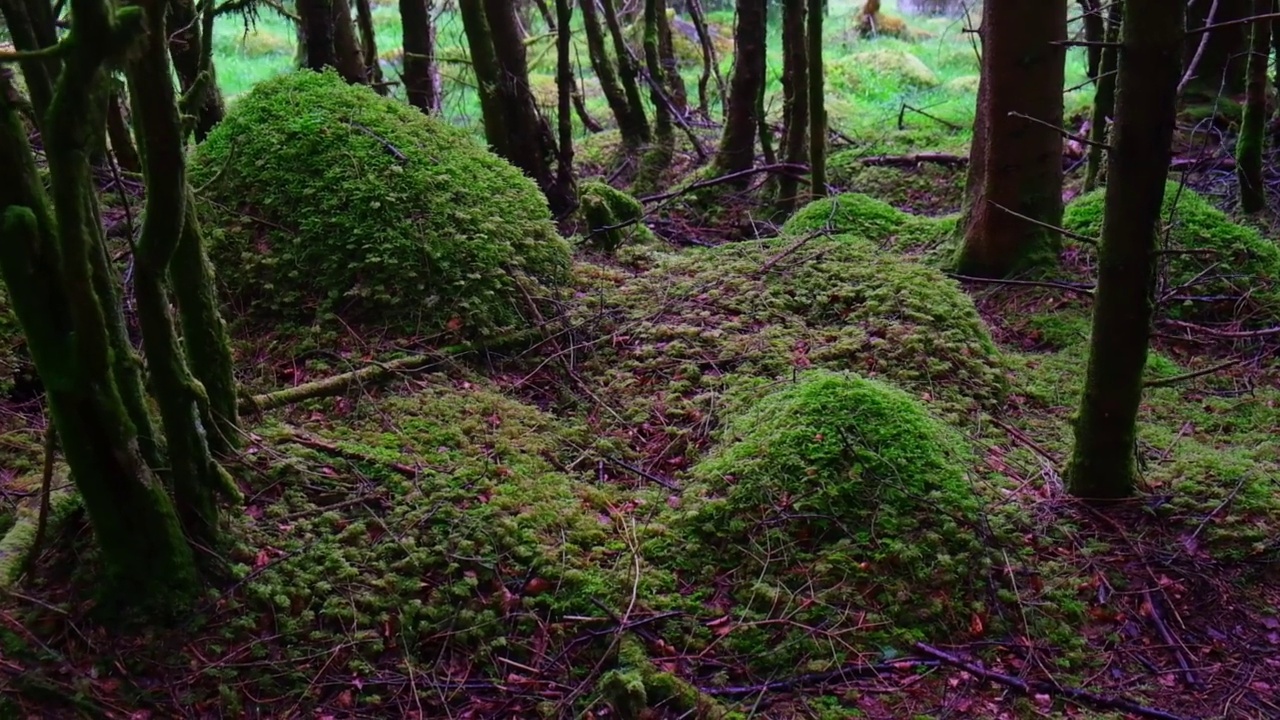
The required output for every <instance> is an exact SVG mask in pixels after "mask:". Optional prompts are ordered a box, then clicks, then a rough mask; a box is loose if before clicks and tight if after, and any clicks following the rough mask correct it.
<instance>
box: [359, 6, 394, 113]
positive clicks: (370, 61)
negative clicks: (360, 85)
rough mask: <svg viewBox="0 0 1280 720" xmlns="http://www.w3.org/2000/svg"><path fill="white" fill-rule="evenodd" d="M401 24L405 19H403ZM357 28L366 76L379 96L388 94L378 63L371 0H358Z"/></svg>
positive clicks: (380, 65) (380, 64) (376, 38)
mask: <svg viewBox="0 0 1280 720" xmlns="http://www.w3.org/2000/svg"><path fill="white" fill-rule="evenodd" d="M400 21H401V22H404V19H403V18H401V20H400ZM356 27H357V28H358V29H359V31H360V55H361V57H362V58H363V59H364V74H365V77H366V78H368V79H369V84H371V85H373V89H374V91H375V92H377V93H378V94H379V95H386V94H387V86H386V84H384V83H383V82H382V63H380V62H379V61H378V37H377V35H376V33H374V30H373V6H372V5H371V4H370V2H369V0H356Z"/></svg>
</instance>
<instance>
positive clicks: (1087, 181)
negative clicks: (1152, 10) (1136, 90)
mask: <svg viewBox="0 0 1280 720" xmlns="http://www.w3.org/2000/svg"><path fill="white" fill-rule="evenodd" d="M1123 17H1124V1H1123V0H1112V2H1111V5H1110V7H1109V9H1108V10H1107V26H1106V35H1105V39H1106V41H1107V42H1108V43H1112V45H1114V44H1115V43H1117V42H1119V41H1120V21H1121V19H1122V18H1123ZM1117 56H1118V53H1117V50H1116V48H1115V47H1114V46H1110V47H1106V48H1104V49H1103V51H1102V60H1101V64H1100V65H1099V67H1098V83H1097V88H1096V89H1095V90H1094V93H1093V111H1092V114H1091V116H1090V120H1089V122H1090V124H1089V140H1090V141H1091V144H1090V145H1089V159H1088V164H1087V165H1086V166H1085V173H1084V189H1085V192H1088V191H1090V190H1092V189H1094V188H1095V187H1097V186H1098V175H1099V174H1100V173H1101V171H1102V156H1103V153H1104V152H1105V151H1104V149H1103V146H1104V145H1105V144H1106V142H1107V126H1108V123H1110V122H1111V114H1112V112H1113V111H1114V110H1115V107H1116V58H1117Z"/></svg>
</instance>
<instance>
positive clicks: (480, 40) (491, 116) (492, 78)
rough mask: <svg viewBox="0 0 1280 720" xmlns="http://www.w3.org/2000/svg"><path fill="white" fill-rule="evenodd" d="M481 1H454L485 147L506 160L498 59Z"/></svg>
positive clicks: (505, 117)
mask: <svg viewBox="0 0 1280 720" xmlns="http://www.w3.org/2000/svg"><path fill="white" fill-rule="evenodd" d="M481 1H482V0H458V14H459V15H460V16H461V17H462V28H463V31H464V32H465V33H466V35H467V47H468V48H469V49H470V54H471V67H472V69H473V70H474V71H475V74H476V90H477V93H478V94H479V95H480V114H481V117H482V118H483V120H484V137H485V140H487V141H489V147H491V148H493V151H494V152H495V153H497V154H498V155H501V156H502V157H505V158H508V159H510V155H509V154H508V151H507V143H508V136H507V116H506V113H505V112H504V110H503V107H502V99H501V98H500V97H499V93H498V60H497V58H496V57H494V54H493V39H492V37H491V36H490V34H489V21H488V19H487V18H485V14H484V6H483V5H482V4H481Z"/></svg>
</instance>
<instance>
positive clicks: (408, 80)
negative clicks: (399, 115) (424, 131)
mask: <svg viewBox="0 0 1280 720" xmlns="http://www.w3.org/2000/svg"><path fill="white" fill-rule="evenodd" d="M400 23H401V26H402V28H403V44H404V89H405V94H406V95H407V96H408V98H409V104H410V105H412V106H414V107H416V108H418V109H419V110H421V111H422V112H424V113H426V114H428V115H431V114H433V113H437V112H439V111H440V88H439V86H437V85H436V75H435V72H436V70H435V64H436V46H435V42H434V41H433V40H432V37H433V32H432V19H431V3H430V2H429V0H400Z"/></svg>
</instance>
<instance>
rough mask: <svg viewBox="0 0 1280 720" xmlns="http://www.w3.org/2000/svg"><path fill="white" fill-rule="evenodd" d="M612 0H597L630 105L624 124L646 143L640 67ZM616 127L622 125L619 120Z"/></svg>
mask: <svg viewBox="0 0 1280 720" xmlns="http://www.w3.org/2000/svg"><path fill="white" fill-rule="evenodd" d="M614 1H615V0H600V6H601V8H603V10H604V21H605V25H606V26H607V27H608V28H609V36H610V37H611V38H613V55H614V57H615V58H617V61H618V82H620V83H621V84H622V90H623V92H624V93H625V94H626V97H627V107H629V108H630V109H631V114H630V121H629V122H628V125H627V127H629V128H630V132H631V133H633V136H634V137H635V138H639V139H640V140H641V142H640V143H638V144H637V147H639V146H641V145H647V144H649V143H650V142H652V140H653V133H652V130H651V128H650V126H649V118H648V115H646V114H645V109H644V96H643V95H641V94H640V79H639V78H640V67H639V64H638V62H637V61H636V56H635V55H634V54H632V52H631V48H630V47H629V46H628V45H627V38H626V35H625V34H623V32H622V22H621V21H620V20H619V19H618V13H617V10H616V9H615V6H614ZM619 127H620V128H621V127H622V125H621V123H619ZM627 132H628V130H627V129H623V142H626V133H627Z"/></svg>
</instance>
